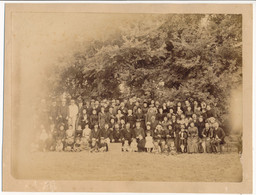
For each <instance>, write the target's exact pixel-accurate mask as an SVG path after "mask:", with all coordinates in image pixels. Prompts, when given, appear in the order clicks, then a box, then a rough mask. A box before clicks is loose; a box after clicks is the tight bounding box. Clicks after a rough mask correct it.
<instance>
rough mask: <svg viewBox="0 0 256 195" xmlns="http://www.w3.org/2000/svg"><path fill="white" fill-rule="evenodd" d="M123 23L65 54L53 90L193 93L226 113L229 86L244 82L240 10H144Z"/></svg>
mask: <svg viewBox="0 0 256 195" xmlns="http://www.w3.org/2000/svg"><path fill="white" fill-rule="evenodd" d="M122 24H123V25H120V26H119V27H118V28H117V29H116V31H115V33H112V34H110V35H109V36H106V38H105V39H101V40H91V41H89V42H86V43H85V44H84V48H83V49H81V50H80V51H78V52H76V53H74V55H73V56H72V58H70V59H66V58H64V60H63V62H64V63H66V64H67V66H64V67H63V66H62V67H61V68H60V67H58V66H57V67H55V68H56V70H57V71H56V72H57V74H58V75H57V76H56V73H55V76H54V79H52V80H51V81H52V84H51V86H52V91H54V92H55V93H56V92H57V93H59V94H61V93H63V92H68V93H70V94H71V95H72V96H74V97H78V96H82V97H84V98H89V97H98V98H118V97H127V96H134V95H135V96H140V97H142V98H159V99H172V100H184V99H186V98H188V97H190V98H193V99H196V100H199V101H202V100H203V101H206V102H207V103H210V104H215V105H216V104H217V105H218V106H217V107H216V109H215V111H216V113H217V115H218V116H225V114H227V112H228V106H229V98H230V91H231V89H232V88H235V87H237V86H239V85H241V83H242V16H241V15H224V14H223V15H222V14H218V15H216V14H210V15H203V14H193V15H190V14H184V15H183V14H171V15H168V14H167V15H140V16H138V17H137V19H136V20H132V22H131V21H129V20H127V21H123V22H122ZM63 62H62V63H63ZM219 100H221V101H219ZM220 118H223V119H224V118H225V117H220Z"/></svg>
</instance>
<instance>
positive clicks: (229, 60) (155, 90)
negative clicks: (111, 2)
mask: <svg viewBox="0 0 256 195" xmlns="http://www.w3.org/2000/svg"><path fill="white" fill-rule="evenodd" d="M11 21H12V27H11V30H10V34H11V44H12V47H11V48H12V49H11V53H12V57H11V63H12V69H11V73H12V76H11V80H12V86H11V88H10V91H11V92H10V93H11V94H12V95H11V100H10V101H11V104H12V106H11V108H10V110H11V116H12V118H11V119H10V120H11V129H9V130H8V131H11V132H12V133H11V141H10V142H11V143H10V145H11V153H10V163H11V165H10V166H11V168H10V172H11V175H12V177H13V178H15V179H17V180H32V181H33V180H39V181H40V180H51V181H55V180H62V181H65V180H73V181H75V180H79V181H120V182H129V181H130V182H206V183H210V182H216V183H221V182H227V183H229V182H232V183H237V184H239V183H241V182H243V181H244V177H246V174H244V166H243V159H244V151H245V150H244V143H245V139H244V132H245V130H246V131H252V130H251V129H248V128H247V129H245V128H244V125H243V118H244V117H245V116H244V114H243V113H244V111H243V108H244V107H243V98H244V96H243V90H244V84H245V83H244V71H243V68H244V59H243V58H244V55H243V52H244V51H243V45H244V40H243V39H244V36H243V33H246V32H244V31H243V22H244V21H243V14H242V13H236V14H234V13H207V12H205V13H200V12H199V13H150V12H149V13H144V12H142V13H122V12H120V13H117V12H113V13H107V12H91V13H90V12H71V13H70V12H50V11H49V12H37V11H34V12H11ZM7 44H8V43H7ZM7 59H8V58H7ZM247 117H248V116H247ZM5 130H6V129H5ZM5 141H6V142H8V140H5V139H4V142H5ZM248 177H249V176H248ZM47 185H54V183H50V184H47ZM27 188H29V186H27ZM48 188H49V189H48ZM48 188H47V189H45V190H46V191H47V190H50V191H51V190H52V188H54V187H53V186H50V187H49V186H48ZM53 190H54V191H55V190H56V189H53Z"/></svg>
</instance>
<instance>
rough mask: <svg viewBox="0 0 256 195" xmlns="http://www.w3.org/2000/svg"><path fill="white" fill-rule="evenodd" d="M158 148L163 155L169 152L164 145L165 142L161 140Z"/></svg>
mask: <svg viewBox="0 0 256 195" xmlns="http://www.w3.org/2000/svg"><path fill="white" fill-rule="evenodd" d="M160 146H161V152H162V153H163V154H168V152H169V150H168V146H167V144H166V142H165V140H164V139H162V140H161V141H160Z"/></svg>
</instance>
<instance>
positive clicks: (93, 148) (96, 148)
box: [90, 138, 99, 153]
mask: <svg viewBox="0 0 256 195" xmlns="http://www.w3.org/2000/svg"><path fill="white" fill-rule="evenodd" d="M98 151H99V146H98V143H97V141H96V139H95V138H92V142H91V146H90V152H91V153H94V152H98Z"/></svg>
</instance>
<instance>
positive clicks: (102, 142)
mask: <svg viewBox="0 0 256 195" xmlns="http://www.w3.org/2000/svg"><path fill="white" fill-rule="evenodd" d="M99 151H100V152H107V151H108V144H107V143H106V141H105V139H104V137H101V138H100V143H99Z"/></svg>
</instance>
